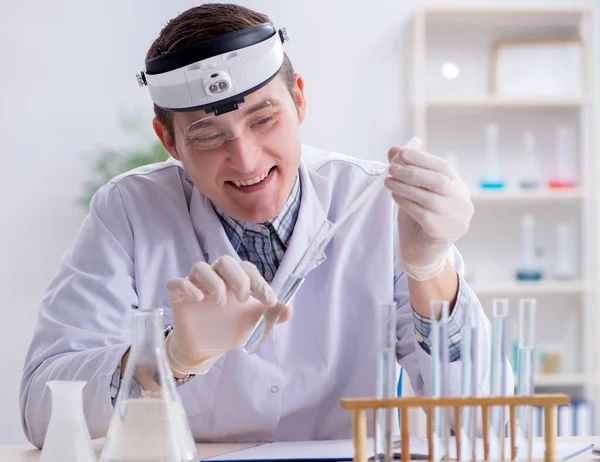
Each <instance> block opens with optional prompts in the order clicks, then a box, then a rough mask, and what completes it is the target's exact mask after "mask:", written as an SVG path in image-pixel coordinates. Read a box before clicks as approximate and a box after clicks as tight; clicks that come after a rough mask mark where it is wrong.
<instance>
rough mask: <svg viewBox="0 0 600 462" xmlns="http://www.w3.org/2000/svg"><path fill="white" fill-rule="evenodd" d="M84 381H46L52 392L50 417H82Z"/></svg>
mask: <svg viewBox="0 0 600 462" xmlns="http://www.w3.org/2000/svg"><path fill="white" fill-rule="evenodd" d="M86 383H87V382H85V381H78V380H74V381H69V380H53V381H50V382H48V388H50V391H51V394H52V417H54V418H61V419H78V418H80V417H83V388H84V387H85V384H86Z"/></svg>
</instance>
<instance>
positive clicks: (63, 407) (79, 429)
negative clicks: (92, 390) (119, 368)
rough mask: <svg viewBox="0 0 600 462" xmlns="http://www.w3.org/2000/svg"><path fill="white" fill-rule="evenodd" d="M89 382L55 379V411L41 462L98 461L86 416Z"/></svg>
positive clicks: (50, 383) (51, 382)
mask: <svg viewBox="0 0 600 462" xmlns="http://www.w3.org/2000/svg"><path fill="white" fill-rule="evenodd" d="M86 383H87V382H85V381H80V380H76V381H69V380H51V381H50V382H48V383H47V384H46V385H47V386H48V388H49V389H50V392H51V394H52V411H51V414H50V422H49V423H48V430H47V431H46V436H45V438H44V445H43V447H42V454H41V456H40V462H96V454H95V453H94V448H93V446H92V439H91V437H90V432H89V430H88V427H87V423H86V421H85V416H84V414H83V388H84V387H85V385H86Z"/></svg>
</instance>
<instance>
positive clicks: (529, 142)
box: [519, 132, 540, 189]
mask: <svg viewBox="0 0 600 462" xmlns="http://www.w3.org/2000/svg"><path fill="white" fill-rule="evenodd" d="M523 147H524V155H523V163H522V164H521V165H522V168H523V174H522V175H521V179H520V180H519V186H520V187H521V188H522V189H535V188H538V187H539V186H540V167H539V164H538V161H537V155H536V152H535V138H534V137H533V133H531V132H525V133H524V134H523Z"/></svg>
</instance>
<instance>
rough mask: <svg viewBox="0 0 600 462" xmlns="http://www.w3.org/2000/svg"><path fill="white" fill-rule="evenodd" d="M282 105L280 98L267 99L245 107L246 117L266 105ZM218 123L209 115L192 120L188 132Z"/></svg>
mask: <svg viewBox="0 0 600 462" xmlns="http://www.w3.org/2000/svg"><path fill="white" fill-rule="evenodd" d="M280 106H281V101H279V100H278V99H267V100H264V101H262V102H260V103H256V104H255V105H253V106H250V107H248V108H246V109H244V110H243V111H244V117H247V116H250V115H252V114H254V113H255V112H258V111H260V110H262V109H264V108H266V107H275V108H277V107H280ZM215 125H216V122H215V116H207V117H206V118H204V119H200V120H197V121H195V122H192V123H191V124H190V125H189V128H188V129H187V131H188V132H193V131H194V130H199V129H202V128H206V127H214V126H215Z"/></svg>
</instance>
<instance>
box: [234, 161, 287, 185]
mask: <svg viewBox="0 0 600 462" xmlns="http://www.w3.org/2000/svg"><path fill="white" fill-rule="evenodd" d="M274 169H275V166H273V167H271V168H270V169H269V170H268V171H266V172H265V173H262V174H260V175H258V176H255V177H254V178H251V179H249V180H244V181H237V180H230V181H228V182H229V183H233V184H234V185H236V186H237V187H238V188H241V187H244V186H254V185H256V184H259V183H262V182H263V181H265V179H266V178H267V177H268V176H269V175H270V174H271V172H272V171H273V170H274Z"/></svg>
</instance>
